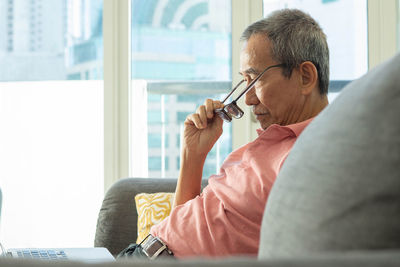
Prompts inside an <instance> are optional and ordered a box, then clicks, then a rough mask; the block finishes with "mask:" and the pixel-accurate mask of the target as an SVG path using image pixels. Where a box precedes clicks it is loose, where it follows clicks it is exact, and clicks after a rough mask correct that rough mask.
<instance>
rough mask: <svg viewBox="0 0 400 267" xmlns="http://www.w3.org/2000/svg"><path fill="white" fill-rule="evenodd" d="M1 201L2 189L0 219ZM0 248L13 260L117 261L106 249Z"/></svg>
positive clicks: (0, 199)
mask: <svg viewBox="0 0 400 267" xmlns="http://www.w3.org/2000/svg"><path fill="white" fill-rule="evenodd" d="M1 201H2V194H1V188H0V218H1V203H2V202H1ZM0 247H1V251H0V253H3V254H5V255H6V256H9V257H13V258H25V259H41V260H74V261H83V262H88V263H96V262H109V261H115V258H114V257H113V256H112V255H111V253H110V252H109V251H108V250H107V249H106V248H14V249H8V250H5V249H4V247H3V246H2V245H1V243H0ZM0 256H1V254H0Z"/></svg>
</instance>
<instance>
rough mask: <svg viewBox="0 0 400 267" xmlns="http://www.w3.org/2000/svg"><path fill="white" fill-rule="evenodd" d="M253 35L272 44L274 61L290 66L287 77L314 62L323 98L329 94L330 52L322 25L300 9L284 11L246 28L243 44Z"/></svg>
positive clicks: (285, 71) (279, 11)
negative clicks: (304, 64)
mask: <svg viewBox="0 0 400 267" xmlns="http://www.w3.org/2000/svg"><path fill="white" fill-rule="evenodd" d="M253 34H265V35H266V37H267V38H268V40H269V41H270V42H271V47H272V48H271V50H272V51H271V55H272V58H273V59H274V60H276V61H277V62H279V63H283V64H285V65H286V67H285V68H284V71H283V74H284V75H285V76H286V77H290V75H291V74H292V71H293V69H294V68H296V67H298V66H299V65H300V64H301V63H302V62H304V61H311V62H312V63H313V64H314V65H315V67H316V68H317V71H318V80H319V89H320V93H321V95H325V94H327V93H328V87H329V49H328V44H327V42H326V35H325V34H324V32H323V31H322V29H321V27H320V26H319V25H318V23H317V22H316V21H315V20H314V19H313V18H312V17H311V16H310V15H308V14H306V13H304V12H302V11H300V10H298V9H282V10H278V11H275V12H273V13H272V14H271V15H269V16H268V17H267V18H264V19H262V20H259V21H257V22H255V23H253V24H251V25H250V26H248V27H247V28H246V30H245V31H244V32H243V34H242V37H241V38H240V39H241V41H248V40H249V39H250V37H251V36H252V35H253Z"/></svg>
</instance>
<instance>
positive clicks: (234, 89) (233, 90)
mask: <svg viewBox="0 0 400 267" xmlns="http://www.w3.org/2000/svg"><path fill="white" fill-rule="evenodd" d="M244 81H245V80H244V79H243V80H241V81H240V82H239V83H238V84H237V85H236V86H235V88H233V89H232V91H231V92H230V93H229V94H228V95H227V96H226V97H225V98H224V100H222V101H221V103H224V102H225V101H226V100H227V99H228V98H229V97H230V96H231V95H232V94H233V92H235V91H236V89H237V88H238V87H239V86H240V85H241V84H242V83H243V82H244Z"/></svg>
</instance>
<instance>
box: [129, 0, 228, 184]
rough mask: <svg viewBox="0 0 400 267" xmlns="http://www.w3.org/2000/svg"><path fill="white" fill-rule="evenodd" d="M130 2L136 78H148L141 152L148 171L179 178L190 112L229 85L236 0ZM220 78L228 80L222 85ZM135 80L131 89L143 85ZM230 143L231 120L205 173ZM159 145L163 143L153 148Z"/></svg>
mask: <svg viewBox="0 0 400 267" xmlns="http://www.w3.org/2000/svg"><path fill="white" fill-rule="evenodd" d="M131 3H132V42H131V43H132V79H133V80H143V79H144V80H146V81H149V84H148V86H147V89H146V92H147V100H145V101H147V109H148V111H147V133H146V134H147V137H144V136H143V137H142V138H143V140H147V142H148V144H147V151H146V152H145V151H142V153H143V154H147V155H148V176H149V177H164V176H165V177H172V178H176V177H177V176H178V173H179V156H180V134H181V131H182V129H183V128H182V125H183V122H184V120H185V118H186V116H187V115H188V114H191V113H193V112H194V111H195V110H196V108H197V106H199V105H201V104H203V102H204V101H205V99H206V98H213V99H222V97H223V95H224V94H226V93H228V92H229V89H230V80H231V61H232V60H231V1H229V0H204V1H192V0H165V1H158V0H146V1H141V0H132V2H131ZM202 81H204V83H202ZM210 81H215V84H213V83H211V84H210ZM221 81H225V83H223V85H221V84H220V85H218V84H217V83H218V82H221ZM182 82H186V83H185V85H182ZM192 82H193V85H192V84H191V83H192ZM134 84H135V83H133V86H132V90H139V89H138V88H135V86H134ZM179 88H182V90H180V89H179ZM138 101H139V102H140V101H142V100H141V99H137V98H136V99H135V98H133V99H132V105H133V106H135V105H136V106H137V105H139V103H138ZM135 116H136V115H135ZM138 128H139V127H138V126H137V124H135V125H133V127H132V129H131V131H139V130H140V129H138ZM156 136H158V137H157V138H156ZM162 140H164V141H162ZM231 143H232V142H231V126H230V125H229V124H227V125H225V126H224V134H223V137H222V138H221V141H219V142H218V144H217V145H216V146H215V148H214V150H213V152H212V153H210V155H209V156H208V158H207V160H206V164H205V168H204V172H203V177H208V176H209V175H211V174H214V173H215V172H216V171H217V169H218V168H219V166H220V164H221V162H220V160H219V159H224V158H225V157H226V155H227V154H228V153H229V152H230V151H231V149H232V148H231ZM160 145H161V147H160V149H154V147H156V146H157V147H159V146H160ZM132 149H135V148H133V147H132ZM142 149H143V150H145V149H146V148H142ZM163 158H164V160H163ZM217 159H218V160H217ZM163 162H168V164H167V163H165V164H162V163H163ZM163 168H165V169H163ZM167 168H168V169H167ZM132 171H133V173H134V172H135V170H134V169H133V170H132Z"/></svg>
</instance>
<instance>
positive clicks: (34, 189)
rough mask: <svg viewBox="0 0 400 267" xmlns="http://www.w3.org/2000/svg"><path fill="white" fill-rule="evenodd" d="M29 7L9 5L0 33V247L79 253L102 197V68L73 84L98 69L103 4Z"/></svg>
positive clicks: (56, 2) (96, 0)
mask: <svg viewBox="0 0 400 267" xmlns="http://www.w3.org/2000/svg"><path fill="white" fill-rule="evenodd" d="M65 2H66V3H65ZM31 3H32V4H33V3H34V1H32V2H30V1H9V5H10V8H11V9H12V10H13V12H14V15H13V16H10V17H9V18H8V19H9V20H10V22H9V23H10V25H15V27H14V28H12V27H11V26H9V27H10V29H13V31H11V30H10V31H6V30H5V29H6V28H5V27H4V28H0V40H3V39H6V40H7V39H8V40H9V43H8V47H7V48H5V47H1V46H0V50H1V49H3V50H5V51H0V61H1V62H2V64H1V65H0V103H1V104H0V124H1V125H2V131H0V165H1V167H0V186H1V188H2V191H3V194H4V199H3V212H2V217H1V219H2V222H1V234H0V236H1V239H2V240H1V241H2V243H3V244H4V245H6V246H7V247H31V246H32V247H50V246H51V247H60V246H62V247H70V246H73V247H79V246H85V247H88V246H92V245H93V239H94V233H95V226H96V220H97V215H98V211H99V208H100V205H101V201H102V198H103V179H104V178H103V177H104V173H103V168H104V165H103V150H104V149H103V148H104V136H103V125H104V118H103V81H102V71H101V72H99V73H100V74H99V75H97V76H96V79H98V80H90V81H89V80H80V79H82V78H83V79H92V77H93V76H91V75H90V72H91V70H92V69H97V70H102V68H103V40H102V11H103V1H102V0H91V1H85V0H66V1H64V0H52V1H46V5H42V6H40V5H36V7H35V8H34V9H31ZM1 11H2V10H1V9H0V12H1ZM29 12H34V13H32V16H31V17H29V16H23V15H22V14H29ZM39 14H40V15H39ZM0 17H1V16H0ZM35 17H36V18H38V17H40V19H41V20H43V22H44V23H41V24H39V23H38V24H35V25H34V26H35V30H34V31H33V30H32V32H31V31H30V27H29V25H30V18H35ZM9 33H11V36H7V35H9ZM39 33H40V36H38V34H39ZM11 51H12V53H10V52H11ZM76 73H78V74H80V73H83V74H87V75H79V76H78V75H75V74H76ZM74 75H75V76H74ZM70 78H75V81H71V80H74V79H70ZM60 228H61V229H63V231H61V232H60V231H59V229H60ZM43 229H46V231H43ZM52 232H53V233H54V232H57V234H56V235H54V234H53V233H52Z"/></svg>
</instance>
